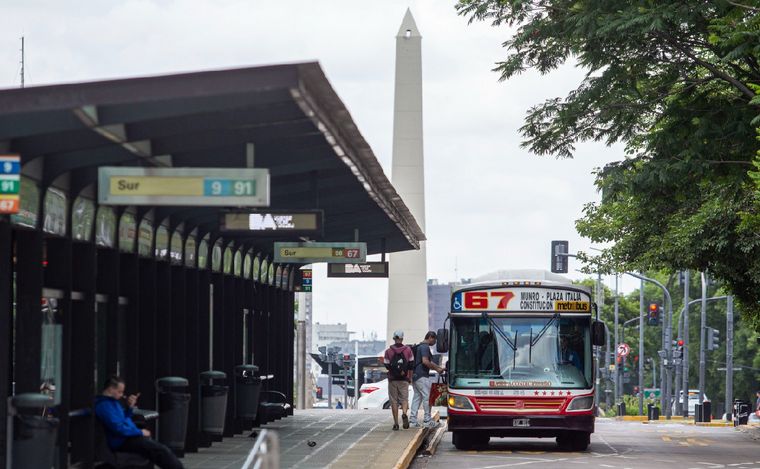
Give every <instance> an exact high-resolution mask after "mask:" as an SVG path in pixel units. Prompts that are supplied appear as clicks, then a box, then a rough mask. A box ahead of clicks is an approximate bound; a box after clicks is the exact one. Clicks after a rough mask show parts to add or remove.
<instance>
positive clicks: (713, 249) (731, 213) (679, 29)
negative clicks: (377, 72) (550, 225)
mask: <svg viewBox="0 0 760 469" xmlns="http://www.w3.org/2000/svg"><path fill="white" fill-rule="evenodd" d="M457 10H458V11H459V13H460V14H461V15H464V16H467V17H469V19H470V21H475V20H489V21H491V22H492V24H493V25H494V26H502V25H504V26H510V27H512V28H515V33H514V35H513V36H512V37H511V38H510V39H508V40H507V41H506V42H505V43H504V46H505V47H506V48H507V50H508V56H507V57H506V58H505V59H504V60H503V61H502V62H499V63H498V64H497V66H496V68H495V70H496V71H498V72H499V73H500V74H501V78H502V79H503V80H506V79H509V78H510V77H512V76H514V75H516V74H519V73H521V72H523V71H525V70H526V69H528V68H533V69H537V70H538V71H540V72H541V73H549V72H551V71H552V70H554V69H556V68H557V67H558V66H559V65H561V64H563V63H565V62H567V61H573V60H574V61H575V62H577V64H578V65H579V66H581V67H583V68H584V69H585V70H587V74H586V76H585V78H584V79H583V80H582V82H581V83H580V84H579V85H578V87H577V88H576V89H575V90H573V91H572V92H570V93H569V94H568V95H567V96H566V97H565V98H554V99H550V100H548V101H546V102H544V103H542V104H539V105H536V106H534V107H532V108H531V109H530V110H529V111H528V114H527V117H526V120H525V124H524V126H523V127H522V128H521V132H522V134H523V136H524V137H525V141H524V143H523V145H524V146H525V147H527V148H529V149H530V150H531V151H532V152H534V153H536V154H538V155H555V156H557V157H572V156H573V151H574V149H575V147H574V145H575V144H576V143H577V142H580V141H586V140H596V141H604V142H606V143H608V144H612V143H615V142H622V143H624V145H625V149H626V155H625V159H624V160H623V161H620V162H616V163H612V164H609V165H607V166H606V167H605V168H603V169H601V170H599V171H598V173H597V180H596V184H597V187H598V188H599V189H600V190H601V192H602V200H601V202H599V203H590V204H588V205H586V207H585V209H584V216H583V218H581V219H580V220H578V221H577V229H578V231H579V232H580V233H581V234H582V235H584V236H586V237H588V238H590V239H591V240H592V241H594V242H602V243H611V244H612V247H611V248H609V249H607V250H606V251H605V252H604V253H603V254H602V256H601V257H600V258H599V261H601V262H602V263H603V266H604V267H605V268H606V269H608V270H610V271H611V270H617V271H624V270H634V269H635V270H639V269H642V270H646V269H661V268H667V269H671V270H676V269H685V268H689V269H694V270H710V271H711V272H712V274H713V275H715V276H716V277H717V278H719V279H720V280H722V281H723V282H725V284H726V285H727V287H728V288H729V289H730V290H731V291H732V292H733V293H734V294H735V295H736V297H737V300H738V303H739V304H740V306H741V309H742V310H743V311H744V312H745V313H749V316H750V317H752V318H754V319H755V320H756V322H755V324H757V325H760V217H758V216H757V215H756V213H757V208H758V200H760V189H759V188H760V156H757V154H758V150H760V143H759V142H758V140H757V138H756V136H757V133H756V127H757V126H758V125H760V118H758V112H759V111H760V99H759V98H758V97H757V96H756V91H757V90H760V15H759V13H760V10H758V9H757V8H755V7H754V6H751V5H744V4H742V3H741V2H740V1H730V0H718V1H692V2H680V1H675V0H657V1H655V0H649V1H642V2H630V1H624V0H460V2H459V3H458V5H457ZM753 158H755V161H754V164H755V165H756V167H757V171H756V172H753V171H752V170H753V169H754V168H755V166H753ZM750 173H752V175H751V174H750ZM753 177H754V178H755V179H753Z"/></svg>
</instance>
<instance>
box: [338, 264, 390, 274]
mask: <svg viewBox="0 0 760 469" xmlns="http://www.w3.org/2000/svg"><path fill="white" fill-rule="evenodd" d="M327 276H328V277H343V278H387V277H388V263H387V262H364V263H361V264H327Z"/></svg>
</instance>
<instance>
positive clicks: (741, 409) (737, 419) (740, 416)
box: [733, 399, 751, 427]
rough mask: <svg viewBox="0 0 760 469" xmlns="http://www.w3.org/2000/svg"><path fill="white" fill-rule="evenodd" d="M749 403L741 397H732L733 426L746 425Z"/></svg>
mask: <svg viewBox="0 0 760 469" xmlns="http://www.w3.org/2000/svg"><path fill="white" fill-rule="evenodd" d="M750 409H751V407H750V403H749V402H747V401H743V400H741V399H734V409H733V420H734V426H735V427H737V426H739V425H747V424H748V423H749V413H750Z"/></svg>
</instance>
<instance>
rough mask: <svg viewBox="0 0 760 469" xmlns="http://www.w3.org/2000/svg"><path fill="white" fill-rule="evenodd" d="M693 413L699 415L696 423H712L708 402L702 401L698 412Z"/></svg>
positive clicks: (710, 405)
mask: <svg viewBox="0 0 760 469" xmlns="http://www.w3.org/2000/svg"><path fill="white" fill-rule="evenodd" d="M695 412H698V413H699V420H698V422H707V423H709V422H711V421H712V402H710V401H703V402H702V405H701V406H700V407H699V410H695Z"/></svg>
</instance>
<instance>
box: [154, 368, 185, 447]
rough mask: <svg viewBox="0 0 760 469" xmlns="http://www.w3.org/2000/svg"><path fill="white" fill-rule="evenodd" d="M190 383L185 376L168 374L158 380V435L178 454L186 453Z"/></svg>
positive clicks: (159, 438)
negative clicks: (188, 389) (188, 390)
mask: <svg viewBox="0 0 760 469" xmlns="http://www.w3.org/2000/svg"><path fill="white" fill-rule="evenodd" d="M188 385H189V383H188V381H187V380H186V379H185V378H180V377H178V376H168V377H166V378H159V379H157V380H156V400H157V401H158V415H159V416H158V425H157V426H156V437H157V439H158V441H159V442H161V443H163V444H165V445H166V446H168V447H169V448H170V449H171V450H172V451H174V453H175V454H177V455H178V456H183V455H184V453H185V437H186V436H187V414H188V412H189V410H190V394H189V393H187V387H188Z"/></svg>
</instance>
